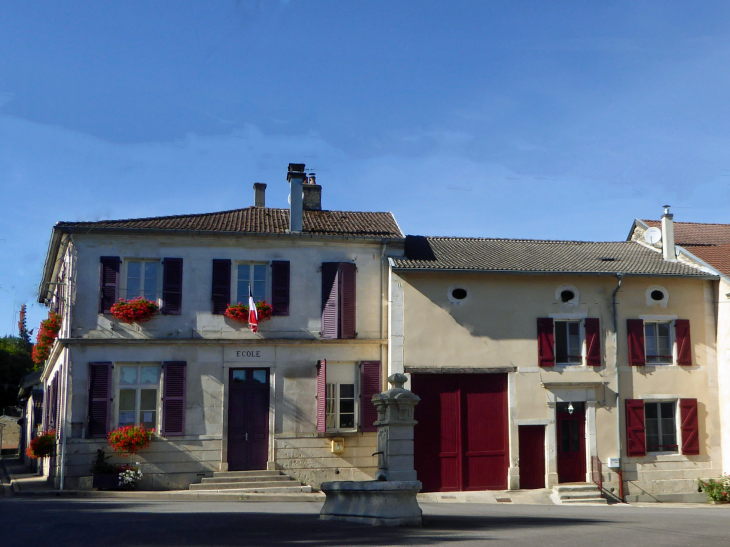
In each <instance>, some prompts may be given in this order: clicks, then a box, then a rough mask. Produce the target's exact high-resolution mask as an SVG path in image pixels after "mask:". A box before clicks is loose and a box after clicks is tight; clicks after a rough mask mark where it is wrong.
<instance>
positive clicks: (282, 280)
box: [271, 260, 289, 315]
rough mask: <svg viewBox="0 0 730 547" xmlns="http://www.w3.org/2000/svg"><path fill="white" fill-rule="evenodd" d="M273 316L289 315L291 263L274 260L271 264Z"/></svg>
mask: <svg viewBox="0 0 730 547" xmlns="http://www.w3.org/2000/svg"><path fill="white" fill-rule="evenodd" d="M271 306H272V307H273V308H274V311H273V314H272V315H289V261H288V260H274V261H273V262H272V263H271Z"/></svg>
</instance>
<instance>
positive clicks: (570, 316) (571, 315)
mask: <svg viewBox="0 0 730 547" xmlns="http://www.w3.org/2000/svg"><path fill="white" fill-rule="evenodd" d="M548 317H549V318H550V319H586V318H587V317H588V310H585V311H577V312H575V313H551V314H550V315H548Z"/></svg>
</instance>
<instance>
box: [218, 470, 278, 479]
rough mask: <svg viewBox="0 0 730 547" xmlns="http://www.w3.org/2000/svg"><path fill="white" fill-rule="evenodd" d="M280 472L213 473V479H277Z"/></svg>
mask: <svg viewBox="0 0 730 547" xmlns="http://www.w3.org/2000/svg"><path fill="white" fill-rule="evenodd" d="M281 474H282V473H281V471H278V470H275V471H267V470H265V469H262V470H260V471H256V470H254V471H215V472H213V477H214V478H217V477H277V476H279V475H281Z"/></svg>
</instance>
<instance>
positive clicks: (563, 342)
mask: <svg viewBox="0 0 730 547" xmlns="http://www.w3.org/2000/svg"><path fill="white" fill-rule="evenodd" d="M555 358H556V362H557V363H567V362H568V329H567V325H566V323H565V321H556V322H555Z"/></svg>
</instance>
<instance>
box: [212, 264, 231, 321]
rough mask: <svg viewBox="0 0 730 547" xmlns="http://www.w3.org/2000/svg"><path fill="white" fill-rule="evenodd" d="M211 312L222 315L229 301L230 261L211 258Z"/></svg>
mask: <svg viewBox="0 0 730 547" xmlns="http://www.w3.org/2000/svg"><path fill="white" fill-rule="evenodd" d="M212 300H213V314H214V315H223V314H224V313H225V312H226V308H227V307H228V304H229V303H230V301H231V261H230V259H220V258H216V259H213V291H212Z"/></svg>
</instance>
